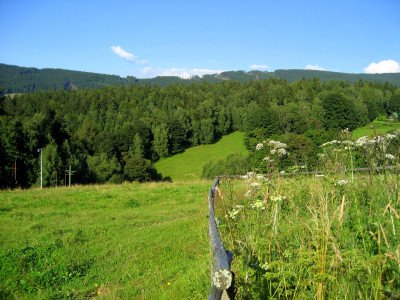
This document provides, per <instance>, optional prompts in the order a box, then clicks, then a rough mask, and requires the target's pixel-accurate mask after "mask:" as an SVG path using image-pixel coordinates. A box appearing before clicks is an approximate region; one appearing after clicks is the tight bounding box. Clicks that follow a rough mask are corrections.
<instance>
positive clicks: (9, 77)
mask: <svg viewBox="0 0 400 300" xmlns="http://www.w3.org/2000/svg"><path fill="white" fill-rule="evenodd" d="M271 78H272V79H274V78H275V79H276V78H280V79H283V80H285V81H287V82H289V83H291V82H294V81H296V80H301V79H303V78H304V79H307V80H308V79H313V78H320V81H321V82H324V81H326V82H328V81H330V80H333V79H335V80H338V81H343V82H346V81H347V82H349V83H351V84H357V86H358V87H363V86H364V81H370V82H375V83H376V84H380V85H381V86H382V87H383V88H385V89H387V88H390V89H392V90H395V89H396V87H395V85H397V86H400V74H399V73H392V74H348V73H338V72H327V71H315V70H275V71H274V72H263V71H250V72H245V71H227V72H222V73H220V74H214V75H204V76H203V77H202V78H200V77H199V76H194V77H192V78H191V79H182V78H180V77H176V76H158V77H155V78H149V79H137V78H135V77H133V76H127V77H126V78H123V77H120V76H116V75H105V74H97V73H90V72H79V71H71V70H63V69H36V68H26V67H18V66H12V65H6V64H0V86H2V87H4V88H5V91H4V92H5V93H6V94H11V93H32V92H35V91H44V90H75V89H95V88H101V87H103V86H129V85H131V84H134V83H138V84H140V85H151V86H154V85H157V86H168V85H172V84H177V83H179V84H192V83H200V84H201V83H204V82H207V83H211V84H215V83H221V82H223V81H226V80H232V81H239V82H245V81H254V80H257V81H263V80H269V79H271ZM384 84H385V86H384ZM315 88H317V89H318V88H319V87H318V85H314V86H313V89H315Z"/></svg>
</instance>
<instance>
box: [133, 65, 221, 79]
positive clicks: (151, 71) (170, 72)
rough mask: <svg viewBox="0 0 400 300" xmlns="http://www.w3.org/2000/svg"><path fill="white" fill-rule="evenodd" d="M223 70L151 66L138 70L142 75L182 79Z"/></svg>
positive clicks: (217, 72)
mask: <svg viewBox="0 0 400 300" xmlns="http://www.w3.org/2000/svg"><path fill="white" fill-rule="evenodd" d="M224 71H225V70H212V69H197V68H194V69H190V68H169V69H167V68H153V67H146V68H143V69H142V70H140V73H141V75H142V76H143V77H148V78H150V77H156V76H178V77H181V78H183V79H190V77H192V76H203V75H206V74H219V73H221V72H224Z"/></svg>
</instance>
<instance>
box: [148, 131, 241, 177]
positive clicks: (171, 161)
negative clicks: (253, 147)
mask: <svg viewBox="0 0 400 300" xmlns="http://www.w3.org/2000/svg"><path fill="white" fill-rule="evenodd" d="M243 142H244V133H243V132H234V133H231V134H229V135H226V136H223V137H222V138H221V140H220V141H218V142H217V143H215V144H212V145H200V146H197V147H192V148H189V149H187V150H186V151H185V152H183V153H180V154H177V155H174V156H172V157H168V158H165V159H162V160H160V161H158V162H156V163H155V164H154V165H155V167H156V169H157V171H158V172H160V173H161V174H162V176H163V177H170V178H171V179H172V180H173V181H175V180H193V179H200V177H201V172H202V171H203V167H204V165H205V164H206V163H208V162H209V161H210V160H214V161H218V160H220V159H225V158H226V157H227V156H228V155H229V154H232V153H242V154H244V155H248V150H246V148H245V146H244V144H243Z"/></svg>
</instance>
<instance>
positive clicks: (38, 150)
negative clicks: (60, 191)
mask: <svg viewBox="0 0 400 300" xmlns="http://www.w3.org/2000/svg"><path fill="white" fill-rule="evenodd" d="M43 149H44V148H39V149H37V152H40V188H41V189H42V188H43V155H42V151H43Z"/></svg>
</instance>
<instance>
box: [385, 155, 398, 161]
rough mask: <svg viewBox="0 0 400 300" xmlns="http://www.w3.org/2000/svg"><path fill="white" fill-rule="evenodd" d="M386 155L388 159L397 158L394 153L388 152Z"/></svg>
mask: <svg viewBox="0 0 400 300" xmlns="http://www.w3.org/2000/svg"><path fill="white" fill-rule="evenodd" d="M385 157H386V158H387V159H390V160H395V159H396V157H394V155H393V154H386V155H385Z"/></svg>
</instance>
